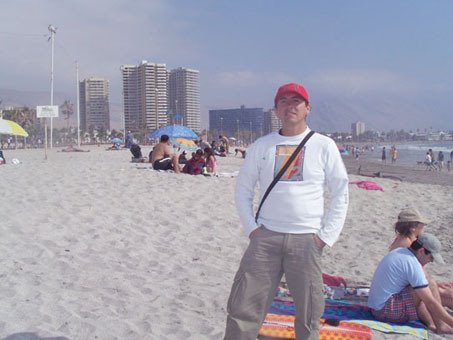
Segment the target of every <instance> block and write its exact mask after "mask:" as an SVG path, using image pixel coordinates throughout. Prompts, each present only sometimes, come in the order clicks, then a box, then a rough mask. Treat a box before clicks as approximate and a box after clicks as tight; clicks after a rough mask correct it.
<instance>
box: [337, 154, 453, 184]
mask: <svg viewBox="0 0 453 340" xmlns="http://www.w3.org/2000/svg"><path fill="white" fill-rule="evenodd" d="M343 161H344V164H345V166H346V170H347V171H348V174H349V175H358V176H365V177H374V178H379V177H381V178H390V179H394V180H399V179H401V181H402V182H408V183H420V184H435V185H447V186H453V171H450V172H448V171H447V170H446V169H444V170H442V171H427V170H425V168H426V166H425V165H424V164H423V165H414V166H409V165H403V164H398V163H397V164H391V163H390V162H388V163H387V164H382V163H381V162H380V161H377V160H376V161H374V160H366V159H363V158H362V159H361V158H359V159H358V160H356V159H354V157H352V156H343ZM379 174H380V175H381V176H379Z"/></svg>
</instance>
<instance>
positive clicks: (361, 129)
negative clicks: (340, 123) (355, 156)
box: [351, 121, 365, 140]
mask: <svg viewBox="0 0 453 340" xmlns="http://www.w3.org/2000/svg"><path fill="white" fill-rule="evenodd" d="M351 130H352V131H351V132H352V138H353V139H354V140H356V139H358V137H359V136H360V135H362V134H364V133H365V123H364V122H359V121H357V122H355V123H352V124H351Z"/></svg>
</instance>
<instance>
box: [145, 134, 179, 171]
mask: <svg viewBox="0 0 453 340" xmlns="http://www.w3.org/2000/svg"><path fill="white" fill-rule="evenodd" d="M151 157H152V159H151V163H152V164H153V168H154V169H155V170H174V171H175V172H176V173H179V172H180V169H179V162H178V155H177V154H175V153H174V152H173V149H172V148H171V146H170V137H168V136H167V135H162V136H161V137H160V142H159V143H157V145H156V146H155V147H154V149H153V153H152V154H151Z"/></svg>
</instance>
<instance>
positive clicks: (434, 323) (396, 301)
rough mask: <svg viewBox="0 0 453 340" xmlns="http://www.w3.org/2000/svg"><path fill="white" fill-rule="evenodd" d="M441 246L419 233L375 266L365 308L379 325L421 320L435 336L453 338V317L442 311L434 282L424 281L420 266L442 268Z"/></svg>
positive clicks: (430, 237)
mask: <svg viewBox="0 0 453 340" xmlns="http://www.w3.org/2000/svg"><path fill="white" fill-rule="evenodd" d="M441 248H442V246H441V243H440V241H439V240H438V239H437V238H436V237H435V236H434V235H431V234H428V233H423V234H421V235H420V236H418V238H417V239H416V240H415V241H413V242H412V244H411V245H410V247H409V248H396V249H394V250H392V251H391V252H390V253H388V254H387V255H386V256H385V257H384V258H383V259H382V261H381V262H380V263H379V265H378V267H377V269H376V271H375V272H374V276H373V280H372V282H371V288H370V295H369V298H368V306H369V307H370V308H371V313H372V314H373V315H374V317H375V318H376V319H377V320H379V321H384V322H408V321H415V320H418V319H419V320H421V321H422V322H423V323H424V324H425V325H426V326H427V327H428V328H429V329H430V330H432V331H434V332H436V333H448V334H453V316H451V315H450V314H449V313H448V312H447V311H446V310H445V309H444V307H442V304H441V299H440V296H439V293H438V290H436V289H435V288H434V285H435V282H433V280H430V279H428V278H427V277H426V275H425V272H424V270H423V266H425V265H427V264H428V263H430V262H433V261H435V262H437V263H440V264H444V263H445V262H444V260H443V258H442V255H441V253H440V252H441Z"/></svg>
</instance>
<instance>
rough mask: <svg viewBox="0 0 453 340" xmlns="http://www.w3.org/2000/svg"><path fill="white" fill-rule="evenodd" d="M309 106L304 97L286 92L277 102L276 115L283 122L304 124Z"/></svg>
mask: <svg viewBox="0 0 453 340" xmlns="http://www.w3.org/2000/svg"><path fill="white" fill-rule="evenodd" d="M309 112H310V106H309V105H308V104H307V102H306V101H305V99H304V98H302V97H301V96H299V95H298V94H295V93H288V94H285V95H284V96H283V97H281V98H280V99H279V100H278V102H277V117H278V118H279V119H280V120H281V121H282V123H283V124H291V125H293V124H305V121H306V118H307V116H308V113H309Z"/></svg>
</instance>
